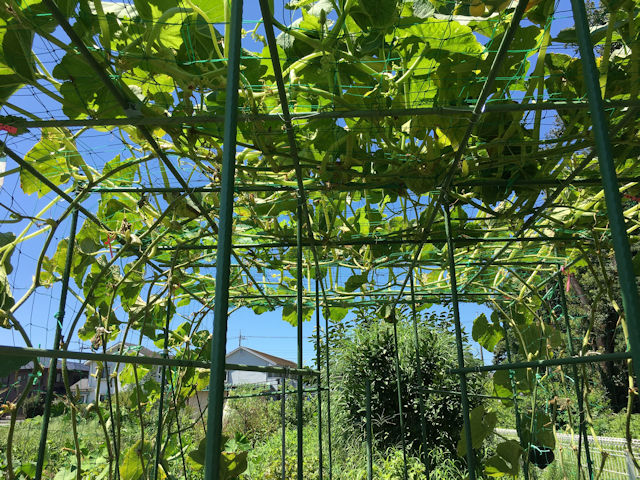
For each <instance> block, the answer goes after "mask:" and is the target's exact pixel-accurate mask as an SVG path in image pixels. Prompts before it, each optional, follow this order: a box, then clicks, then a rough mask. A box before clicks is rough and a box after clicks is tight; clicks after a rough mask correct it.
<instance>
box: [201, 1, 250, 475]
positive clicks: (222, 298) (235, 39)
mask: <svg viewBox="0 0 640 480" xmlns="http://www.w3.org/2000/svg"><path fill="white" fill-rule="evenodd" d="M226 1H230V2H231V23H230V25H227V26H226V28H230V29H231V35H230V40H229V42H230V44H229V50H228V51H229V58H228V61H227V68H228V71H227V90H226V100H225V110H224V111H225V116H226V118H225V122H224V137H223V147H224V151H223V154H222V180H221V188H220V221H219V227H218V253H217V259H216V293H215V304H214V311H213V340H212V345H211V375H210V379H209V405H208V410H209V414H208V416H207V449H206V451H205V467H204V472H205V473H204V478H205V480H217V479H218V477H219V475H220V452H221V451H222V446H223V445H222V411H223V408H224V377H225V375H224V372H225V368H224V366H225V355H226V343H227V311H228V308H229V272H230V268H231V248H232V247H231V233H232V229H233V190H234V181H235V180H234V178H235V168H236V133H237V126H238V80H239V78H240V52H241V49H242V45H241V31H242V0H226Z"/></svg>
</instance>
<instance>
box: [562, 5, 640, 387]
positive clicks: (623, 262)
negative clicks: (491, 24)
mask: <svg viewBox="0 0 640 480" xmlns="http://www.w3.org/2000/svg"><path fill="white" fill-rule="evenodd" d="M571 8H572V10H573V18H574V20H575V26H576V34H577V35H578V47H579V49H580V58H581V59H582V71H583V74H584V82H585V85H586V88H587V98H588V99H589V103H590V110H591V119H592V122H593V135H594V137H595V141H596V151H597V153H598V163H599V165H600V174H601V176H602V185H603V188H604V196H605V202H606V205H607V214H608V216H609V221H610V228H611V235H612V237H613V249H614V251H615V257H616V264H617V269H618V280H619V282H620V290H621V293H622V304H623V306H624V312H625V316H626V320H627V325H628V330H629V344H630V347H631V356H632V361H633V369H634V371H635V375H636V381H637V382H640V299H639V298H638V286H637V284H636V275H635V273H634V271H633V258H632V256H631V249H630V248H629V239H628V238H627V227H626V225H625V219H624V215H623V213H622V212H623V210H622V203H621V201H620V191H619V190H618V182H617V179H616V167H615V162H614V158H613V150H612V148H611V141H610V139H609V125H608V122H607V117H606V114H605V111H604V103H603V101H602V97H601V96H600V75H599V72H598V69H597V67H596V61H595V57H594V55H593V44H592V43H591V35H590V31H589V22H588V20H587V11H586V8H585V4H584V1H583V0H571ZM633 100H636V99H633Z"/></svg>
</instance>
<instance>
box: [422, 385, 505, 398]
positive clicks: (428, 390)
mask: <svg viewBox="0 0 640 480" xmlns="http://www.w3.org/2000/svg"><path fill="white" fill-rule="evenodd" d="M419 390H420V391H421V392H424V393H436V394H438V395H444V396H450V395H453V396H457V397H459V396H461V395H462V392H456V391H455V390H441V389H437V388H420V389H419ZM467 396H468V397H473V398H490V399H492V400H513V397H504V396H503V397H499V396H496V395H485V394H482V393H467Z"/></svg>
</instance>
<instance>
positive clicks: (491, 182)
mask: <svg viewBox="0 0 640 480" xmlns="http://www.w3.org/2000/svg"><path fill="white" fill-rule="evenodd" d="M617 180H618V183H630V182H640V177H618V179H617ZM565 182H566V179H563V178H560V179H558V178H551V177H547V178H535V179H526V178H520V179H509V180H504V179H501V178H477V179H465V180H460V181H454V182H452V184H451V185H452V186H454V187H477V186H507V185H511V186H527V185H533V186H540V185H544V186H558V185H563V184H564V183H565ZM568 184H569V185H574V186H600V185H602V180H601V179H599V178H598V179H595V178H579V179H574V180H571V181H570V182H569V183H568ZM399 188H404V184H400V183H397V182H395V183H371V182H369V183H355V182H350V183H346V184H340V185H332V186H331V187H327V185H320V184H318V185H307V186H306V187H305V190H306V191H307V192H352V191H357V190H370V189H373V190H375V189H399ZM235 189H236V191H238V192H294V191H296V190H297V187H290V186H286V185H236V186H235ZM189 190H190V191H191V192H219V191H220V187H219V186H215V187H213V186H202V187H189ZM87 191H89V192H94V193H118V192H126V193H140V194H143V193H171V192H174V193H180V192H184V188H183V187H101V186H95V187H91V188H88V189H87Z"/></svg>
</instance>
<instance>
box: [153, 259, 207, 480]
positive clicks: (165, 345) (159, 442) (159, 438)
mask: <svg viewBox="0 0 640 480" xmlns="http://www.w3.org/2000/svg"><path fill="white" fill-rule="evenodd" d="M172 263H175V257H174V259H173V262H172ZM171 270H172V271H173V265H172V266H171ZM168 286H169V288H168V289H167V290H168V292H167V311H166V315H165V316H166V318H165V325H164V338H163V347H162V358H167V357H168V356H169V350H168V348H169V323H170V322H171V274H169V279H168ZM166 368H167V367H166V365H162V367H161V371H160V400H159V403H158V424H157V428H156V463H155V465H154V468H153V478H154V480H158V470H160V454H161V452H162V414H163V410H164V390H165V386H166V375H167V371H166ZM196 395H197V392H196ZM176 415H177V412H176Z"/></svg>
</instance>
